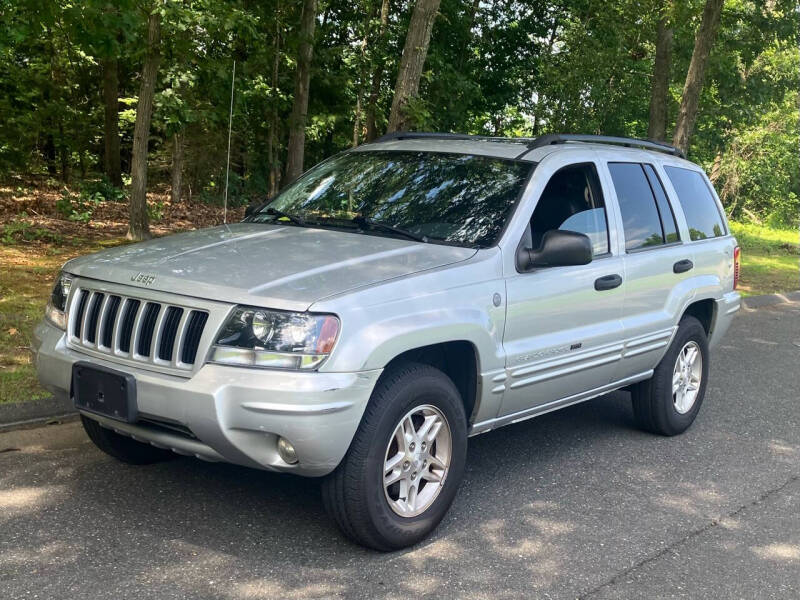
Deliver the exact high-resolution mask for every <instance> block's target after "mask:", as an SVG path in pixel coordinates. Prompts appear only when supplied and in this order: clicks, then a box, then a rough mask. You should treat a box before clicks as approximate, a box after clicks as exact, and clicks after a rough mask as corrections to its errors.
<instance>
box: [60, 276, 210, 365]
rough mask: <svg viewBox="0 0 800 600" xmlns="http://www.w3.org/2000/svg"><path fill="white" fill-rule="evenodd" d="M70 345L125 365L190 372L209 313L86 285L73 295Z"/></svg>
mask: <svg viewBox="0 0 800 600" xmlns="http://www.w3.org/2000/svg"><path fill="white" fill-rule="evenodd" d="M72 298H73V300H72V302H71V304H70V310H69V316H68V320H69V322H68V327H67V330H68V331H69V332H70V336H69V344H70V345H71V346H74V347H78V348H80V349H84V350H86V351H87V352H90V353H100V354H101V355H106V356H108V357H110V358H112V359H113V358H118V359H120V360H122V361H123V362H135V363H149V364H153V365H157V366H158V367H162V368H163V367H167V368H170V369H178V370H183V371H188V370H191V369H192V366H193V365H194V363H195V360H196V358H197V352H198V348H199V346H200V341H201V339H202V336H203V331H204V330H205V326H206V323H207V321H208V312H206V311H205V310H198V309H196V308H193V307H191V306H190V307H186V306H178V305H175V304H172V303H171V302H162V301H157V300H150V299H147V300H146V299H143V298H131V297H127V296H126V295H124V294H120V293H119V292H109V291H106V290H105V289H103V290H102V291H101V290H93V289H87V288H84V287H83V286H81V287H80V288H78V289H76V290H75V291H74V293H73V295H72Z"/></svg>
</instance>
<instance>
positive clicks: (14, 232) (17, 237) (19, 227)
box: [0, 213, 63, 246]
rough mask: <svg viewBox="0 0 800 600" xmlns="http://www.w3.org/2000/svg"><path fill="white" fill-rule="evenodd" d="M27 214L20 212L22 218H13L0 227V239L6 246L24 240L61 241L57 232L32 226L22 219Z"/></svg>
mask: <svg viewBox="0 0 800 600" xmlns="http://www.w3.org/2000/svg"><path fill="white" fill-rule="evenodd" d="M27 216H28V215H27V214H26V213H22V214H20V217H22V219H13V220H12V221H10V222H9V223H6V224H5V225H3V226H2V227H0V241H2V242H3V243H4V244H6V245H8V246H13V245H14V244H17V243H24V242H51V243H61V242H62V241H63V238H62V237H61V236H60V235H59V234H57V233H53V232H52V231H48V230H47V229H43V228H41V227H34V226H33V225H31V224H30V223H28V222H27V221H25V220H23V219H24V218H25V217H27Z"/></svg>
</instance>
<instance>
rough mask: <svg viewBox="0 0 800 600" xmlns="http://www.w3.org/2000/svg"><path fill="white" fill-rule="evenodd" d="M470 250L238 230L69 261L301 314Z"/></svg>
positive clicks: (342, 235)
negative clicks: (334, 298) (326, 300)
mask: <svg viewBox="0 0 800 600" xmlns="http://www.w3.org/2000/svg"><path fill="white" fill-rule="evenodd" d="M475 252H476V251H475V250H474V249H471V248H460V247H455V246H443V245H437V244H424V243H421V242H414V241H410V240H409V241H406V240H400V239H395V238H386V237H379V236H374V235H365V234H359V233H350V232H345V231H333V230H329V229H312V228H305V227H293V226H280V225H264V224H259V223H237V224H235V225H222V226H219V227H212V228H209V229H202V230H199V231H190V232H186V233H179V234H176V235H171V236H167V237H163V238H157V239H153V240H149V241H147V242H141V243H139V244H131V245H128V246H120V247H118V248H111V249H109V250H104V251H102V252H99V253H97V254H92V255H88V256H82V257H80V258H76V259H73V260H71V261H69V262H68V263H67V264H66V265H65V266H64V270H65V271H67V272H69V273H72V274H74V275H77V276H79V277H87V278H91V279H97V280H100V281H109V282H114V283H120V284H126V285H131V286H136V287H144V288H146V289H152V290H161V291H165V292H171V293H177V294H183V295H186V296H194V297H199V298H207V299H211V300H219V301H223V302H235V303H240V304H251V305H255V306H264V307H268V308H278V309H284V310H299V311H302V310H307V309H308V307H309V306H311V305H312V304H313V303H314V302H316V301H318V300H321V299H322V298H326V297H329V296H333V295H336V294H341V293H343V292H347V291H349V290H353V289H356V288H359V287H364V286H369V285H373V284H376V283H379V282H381V281H386V280H388V279H394V278H396V277H403V276H404V275H410V274H412V273H417V272H419V271H425V270H427V269H433V268H436V267H441V266H444V265H448V264H451V263H455V262H459V261H462V260H466V259H468V258H470V257H471V256H473V255H474V254H475Z"/></svg>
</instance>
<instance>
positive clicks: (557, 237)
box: [517, 229, 592, 271]
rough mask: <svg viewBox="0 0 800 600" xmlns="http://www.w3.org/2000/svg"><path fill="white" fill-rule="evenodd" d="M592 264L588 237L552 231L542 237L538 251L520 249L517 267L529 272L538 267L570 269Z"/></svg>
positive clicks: (590, 243) (590, 245)
mask: <svg viewBox="0 0 800 600" xmlns="http://www.w3.org/2000/svg"><path fill="white" fill-rule="evenodd" d="M590 262H592V242H591V240H590V239H589V236H588V235H585V234H583V233H577V232H576V231H562V230H560V229H552V230H550V231H548V232H547V233H545V234H544V236H543V237H542V245H541V246H540V247H539V249H537V250H531V249H529V248H522V247H520V248H519V250H517V267H518V268H519V270H520V271H529V270H531V269H533V268H537V267H568V266H571V265H588V264H589V263H590Z"/></svg>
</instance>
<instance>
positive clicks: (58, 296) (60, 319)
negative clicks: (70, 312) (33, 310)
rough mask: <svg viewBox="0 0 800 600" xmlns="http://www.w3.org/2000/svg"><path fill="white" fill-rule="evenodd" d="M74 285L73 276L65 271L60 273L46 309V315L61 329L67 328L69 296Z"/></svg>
mask: <svg viewBox="0 0 800 600" xmlns="http://www.w3.org/2000/svg"><path fill="white" fill-rule="evenodd" d="M71 287H72V278H71V277H70V276H69V275H66V274H64V273H59V274H58V278H57V279H56V284H55V285H54V286H53V292H52V293H51V294H50V301H49V302H48V303H47V308H46V309H45V311H44V316H45V317H46V318H47V320H48V321H50V322H51V323H52V324H53V325H55V326H56V327H58V328H59V329H64V330H66V329H67V297H68V296H69V289H70V288H71Z"/></svg>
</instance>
